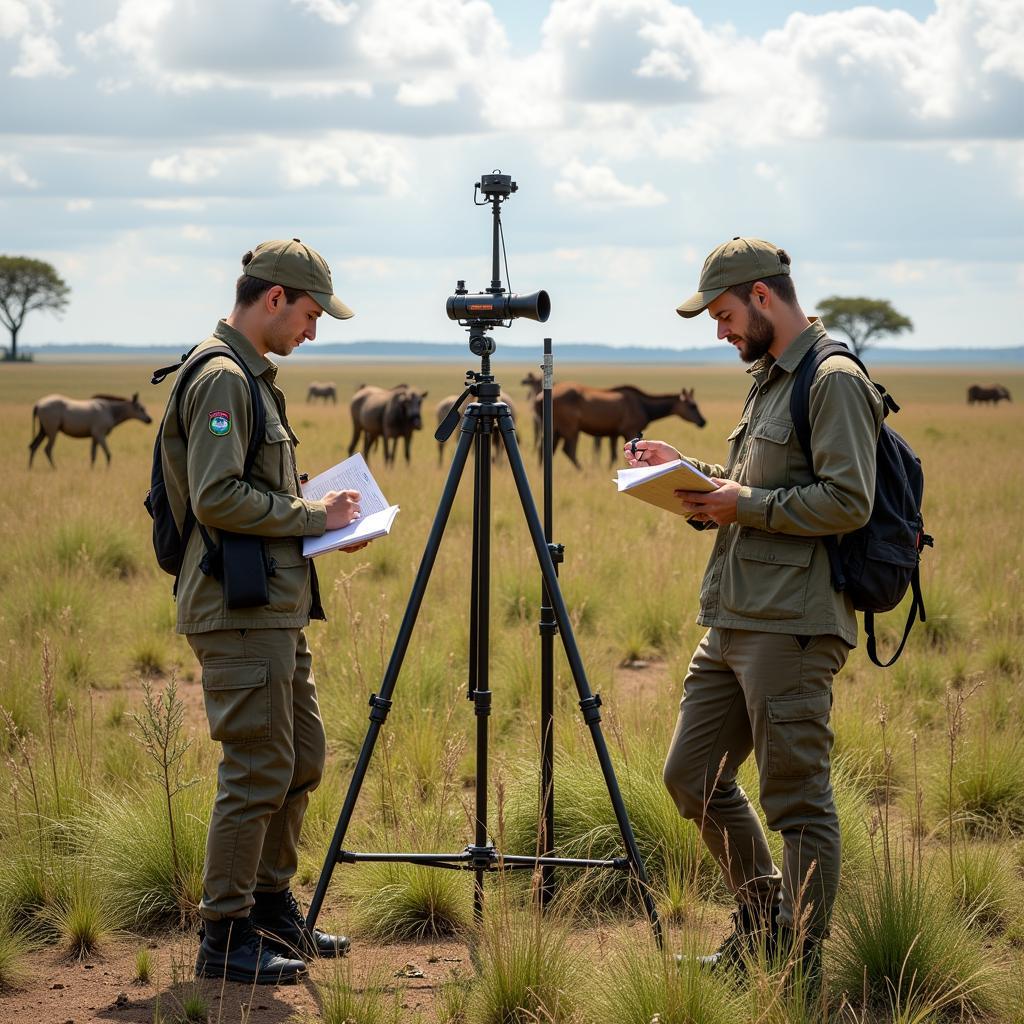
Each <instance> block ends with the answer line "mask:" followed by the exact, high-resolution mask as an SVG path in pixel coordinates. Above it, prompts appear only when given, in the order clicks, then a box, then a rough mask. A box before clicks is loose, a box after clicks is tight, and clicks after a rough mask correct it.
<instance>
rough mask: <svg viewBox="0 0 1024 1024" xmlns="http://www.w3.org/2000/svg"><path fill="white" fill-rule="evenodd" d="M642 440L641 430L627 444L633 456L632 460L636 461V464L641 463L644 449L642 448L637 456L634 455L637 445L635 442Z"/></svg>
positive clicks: (642, 433)
mask: <svg viewBox="0 0 1024 1024" xmlns="http://www.w3.org/2000/svg"><path fill="white" fill-rule="evenodd" d="M643 439H644V432H643V431H642V430H641V431H640V433H639V434H637V435H636V437H634V438H633V439H632V440H631V441H630V442H629V452H630V454H631V455H632V456H633V458H634V459H636V461H637V462H642V461H643V457H644V452H645V451H646V449H643V448H642V449H641V450H640V454H639V455H637V453H636V443H637V441H642V440H643Z"/></svg>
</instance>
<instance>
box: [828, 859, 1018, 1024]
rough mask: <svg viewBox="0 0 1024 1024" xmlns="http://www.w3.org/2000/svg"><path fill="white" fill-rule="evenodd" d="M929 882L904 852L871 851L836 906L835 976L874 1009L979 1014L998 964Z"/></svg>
mask: <svg viewBox="0 0 1024 1024" xmlns="http://www.w3.org/2000/svg"><path fill="white" fill-rule="evenodd" d="M932 881H933V879H932V878H931V877H930V876H929V875H927V874H925V872H924V870H923V869H922V868H921V867H920V866H919V865H917V864H915V861H914V859H913V856H912V855H911V856H910V857H909V859H907V858H904V857H902V856H898V855H896V854H895V852H889V851H886V850H882V851H881V852H880V851H878V850H876V851H875V857H874V859H873V861H872V864H871V867H870V869H869V870H868V871H867V872H866V875H865V877H864V878H862V879H861V880H860V881H859V883H858V884H856V885H854V886H852V887H850V888H849V889H848V890H847V892H846V893H845V895H844V898H843V899H842V900H841V901H840V902H839V904H838V906H837V915H836V919H837V923H838V925H839V932H840V935H839V938H838V941H836V942H834V943H833V947H834V957H835V963H834V970H835V975H836V978H837V980H838V982H839V984H840V986H841V987H842V988H844V989H845V990H846V991H847V992H850V993H863V996H864V998H865V1000H866V1002H867V1004H868V1005H869V1006H871V1007H874V1008H876V1009H890V1008H896V1007H904V1008H906V1007H908V1006H914V1007H921V1006H925V1007H929V1008H930V1009H931V1010H935V1011H937V1010H939V1009H943V1008H948V1009H950V1010H953V1011H956V1012H958V1013H961V1014H963V1015H965V1016H970V1015H972V1014H983V1013H985V1012H986V1011H988V1010H990V1009H992V1007H993V1004H994V1001H995V1000H994V993H993V983H994V981H995V978H996V977H997V974H998V970H999V966H998V964H997V963H996V962H995V960H994V958H993V956H992V955H991V953H986V952H985V951H984V950H983V949H982V947H981V945H980V944H979V942H978V940H977V938H976V936H974V935H973V934H972V933H971V930H970V928H969V927H968V925H967V923H966V922H965V921H964V919H963V916H962V915H960V914H955V913H953V912H952V911H951V909H950V908H949V906H948V903H946V902H945V901H944V900H943V898H942V895H941V893H940V892H939V891H938V890H937V888H936V887H935V886H934V885H932Z"/></svg>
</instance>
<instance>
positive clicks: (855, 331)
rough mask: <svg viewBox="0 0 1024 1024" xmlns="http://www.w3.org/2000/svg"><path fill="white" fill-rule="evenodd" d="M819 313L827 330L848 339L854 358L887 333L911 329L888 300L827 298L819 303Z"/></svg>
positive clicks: (898, 332)
mask: <svg viewBox="0 0 1024 1024" xmlns="http://www.w3.org/2000/svg"><path fill="white" fill-rule="evenodd" d="M818 312H819V313H820V314H821V319H822V320H824V321H825V323H826V324H827V325H828V326H829V327H830V328H834V329H835V330H837V331H842V332H843V334H845V335H846V336H847V337H848V338H849V339H850V344H851V345H852V346H853V353H854V355H856V356H860V355H861V354H862V353H863V352H864V350H865V349H866V348H870V347H871V346H872V345H874V344H875V342H877V341H879V340H880V339H881V338H882V337H884V336H885V335H887V334H902V333H903V332H904V331H912V330H913V329H914V325H913V323H911V321H910V318H909V317H905V316H904V315H903V314H902V313H900V312H898V311H897V310H895V309H893V307H892V304H891V303H890V302H889V300H888V299H865V298H860V297H857V298H845V297H843V296H842V295H830V296H829V297H828V298H827V299H822V300H821V302H819V303H818Z"/></svg>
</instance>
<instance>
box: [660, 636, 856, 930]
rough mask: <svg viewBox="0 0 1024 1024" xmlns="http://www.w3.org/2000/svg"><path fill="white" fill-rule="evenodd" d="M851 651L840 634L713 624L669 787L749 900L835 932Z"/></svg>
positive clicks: (687, 690) (701, 651)
mask: <svg viewBox="0 0 1024 1024" xmlns="http://www.w3.org/2000/svg"><path fill="white" fill-rule="evenodd" d="M848 654H849V647H848V646H847V644H846V643H845V642H844V641H843V640H841V639H840V638H839V637H837V636H812V637H797V636H790V635H788V634H785V633H758V632H751V631H749V630H740V629H718V628H712V629H710V630H708V632H707V633H706V634H705V636H704V638H703V640H701V642H700V644H699V645H698V647H697V650H696V651H695V652H694V655H693V660H692V661H691V662H690V668H689V671H688V672H687V675H686V679H685V681H684V684H683V699H682V701H681V702H680V705H679V719H678V721H677V722H676V730H675V735H674V736H673V737H672V744H671V746H670V747H669V751H668V757H667V759H666V761H665V785H666V786H667V787H668V790H669V792H670V793H671V794H672V798H673V799H674V800H675V803H676V806H677V807H678V808H679V812H680V813H681V814H682V815H683V816H684V817H686V818H689V819H690V820H692V821H694V822H696V824H697V826H698V828H699V829H700V832H701V836H702V838H703V840H704V842H705V844H706V845H707V847H708V849H709V850H710V851H711V854H712V856H713V857H714V858H715V861H716V862H717V863H718V864H719V866H720V867H721V869H722V873H723V875H724V877H725V881H726V883H727V884H728V886H729V888H730V889H731V890H732V892H733V893H734V894H735V896H736V900H737V902H739V903H747V904H749V905H751V906H752V907H753V908H754V909H755V910H763V909H764V908H767V907H769V906H770V905H771V904H773V903H775V902H777V901H779V900H781V908H780V912H779V919H780V920H781V921H782V923H784V924H787V925H790V926H791V927H793V926H795V925H796V924H797V923H799V922H800V921H801V920H802V921H803V924H804V926H805V927H806V929H807V931H808V934H811V935H820V934H823V933H824V932H825V931H826V930H827V926H828V918H829V914H830V913H831V910H832V904H833V903H834V902H835V896H836V890H837V888H838V886H839V852H840V846H839V819H838V817H837V815H836V808H835V804H834V802H833V800H832V783H831V775H830V765H829V757H830V754H831V751H832V730H831V728H830V727H829V714H830V711H831V708H832V679H833V677H834V676H835V674H836V673H837V672H838V671H839V670H840V669H841V668H842V667H843V665H844V664H845V662H846V658H847V655H848ZM751 751H753V752H754V757H755V759H756V761H757V769H758V776H759V780H760V797H761V808H762V810H763V811H764V815H765V819H766V820H767V823H768V827H769V828H770V829H772V830H773V831H776V832H780V833H781V834H782V842H783V856H782V869H781V871H780V870H779V868H778V867H776V865H775V863H774V862H773V860H772V856H771V853H770V852H769V849H768V843H767V841H766V839H765V833H764V830H763V829H762V827H761V822H760V820H759V819H758V816H757V814H756V812H755V811H754V808H753V807H752V806H751V804H750V801H749V800H748V799H747V796H746V794H745V793H744V792H743V790H742V789H741V788H740V787H739V785H737V783H736V772H737V770H738V769H739V767H740V765H741V764H742V763H743V762H744V761H745V760H746V759H747V757H748V756H749V755H750V752H751Z"/></svg>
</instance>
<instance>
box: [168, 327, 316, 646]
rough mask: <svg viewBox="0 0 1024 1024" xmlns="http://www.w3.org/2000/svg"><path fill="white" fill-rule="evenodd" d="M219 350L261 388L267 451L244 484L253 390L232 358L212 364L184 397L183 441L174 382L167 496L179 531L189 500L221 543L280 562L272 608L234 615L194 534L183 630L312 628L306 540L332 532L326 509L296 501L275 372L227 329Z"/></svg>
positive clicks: (183, 588) (182, 596)
mask: <svg viewBox="0 0 1024 1024" xmlns="http://www.w3.org/2000/svg"><path fill="white" fill-rule="evenodd" d="M219 344H227V345H229V346H230V347H231V348H232V349H233V350H234V351H235V352H236V353H237V354H238V355H239V357H240V358H242V359H243V360H244V361H245V364H246V366H247V367H248V368H249V370H250V371H251V372H252V374H253V376H254V377H256V378H257V380H258V382H259V385H260V391H261V392H262V397H263V405H264V408H265V411H266V430H265V436H264V438H263V444H262V445H261V446H260V449H259V451H258V453H257V455H256V461H255V463H254V465H253V468H252V473H251V474H250V481H249V482H246V481H244V480H243V479H242V472H243V468H244V464H245V452H246V448H247V446H248V443H249V433H250V430H251V429H252V422H253V416H252V409H251V407H250V406H251V398H250V394H249V385H248V383H247V382H246V379H245V375H244V374H243V372H242V370H241V368H240V367H239V366H238V365H237V364H236V363H235V362H234V361H233V360H232V359H230V358H228V357H227V356H214V357H212V358H211V359H210V360H209V361H208V362H206V363H204V364H203V366H202V367H201V368H200V369H199V370H198V371H197V372H196V374H195V376H194V377H193V378H192V379H191V380H190V381H189V382H188V386H187V387H186V390H185V393H184V394H183V395H182V396H181V420H182V424H183V426H184V428H185V435H186V436H185V437H182V436H181V434H180V433H179V431H178V422H177V417H176V416H175V415H174V413H173V409H174V403H175V402H177V400H178V395H177V390H178V388H177V382H176V383H175V386H174V388H173V389H172V391H171V395H170V397H169V399H168V406H167V407H168V409H169V410H172V411H171V413H170V415H167V416H165V417H164V422H163V425H162V428H161V429H162V431H163V434H162V446H163V471H164V479H165V482H166V485H167V496H168V498H169V500H170V504H171V510H172V511H173V513H174V519H175V522H176V524H177V526H178V529H179V530H180V529H181V526H182V523H183V521H184V517H185V505H186V502H187V501H188V499H189V497H191V499H192V509H193V511H194V512H195V516H196V519H197V520H198V521H199V522H200V523H202V524H203V525H204V526H205V527H207V529H208V532H209V534H210V536H211V538H212V539H213V541H214V543H217V541H218V531H220V530H228V531H231V532H232V533H246V534H255V535H257V536H260V537H265V538H267V554H268V555H269V557H270V558H271V559H272V560H273V563H274V572H273V575H271V576H270V577H269V579H268V585H269V591H270V603H269V604H268V605H267V606H266V607H264V608H244V609H236V610H229V609H228V607H227V605H226V603H225V601H224V593H223V589H222V587H221V584H220V583H219V582H218V581H217V580H216V579H215V578H214V577H213V576H207V575H204V573H203V572H202V570H201V569H200V562H201V560H202V558H203V555H204V554H205V553H206V547H205V545H204V542H203V539H202V536H201V534H200V531H199V530H193V531H192V535H191V537H189V541H188V547H187V549H186V551H185V557H184V560H183V562H182V568H181V575H180V577H179V579H178V623H177V629H178V632H179V633H205V632H209V631H210V630H214V629H257V628H261V627H264V628H265V627H275V628H282V629H294V628H296V627H301V626H305V625H306V624H307V623H308V622H309V612H310V606H311V602H312V590H311V583H310V569H309V564H308V562H307V560H306V559H305V558H303V556H302V538H303V537H304V536H310V537H319V536H320V535H321V534H322V533H323V532H324V531H325V529H326V528H327V510H326V508H325V506H324V504H323V502H320V501H306V500H305V499H304V498H301V497H300V496H299V493H300V492H299V479H298V474H297V472H296V468H295V445H296V444H298V438H296V436H295V434H294V433H293V432H292V429H291V427H290V426H289V425H288V417H287V415H286V413H285V397H284V393H283V392H282V391H281V390H280V388H278V387H277V385H276V384H275V383H274V379H275V377H276V376H277V367H276V366H275V365H274V364H273V363H272V362H270V360H269V359H266V358H265V357H264V356H262V355H260V354H259V353H258V352H257V351H256V349H255V348H253V346H252V343H251V342H250V341H249V340H248V339H247V338H246V337H245V336H244V335H243V334H240V333H239V332H238V331H236V330H235V329H234V328H233V327H230V326H229V325H228V324H226V323H225V322H224V321H223V320H221V321H220V323H218V325H217V329H216V330H215V331H214V332H213V334H212V335H211V336H210V337H209V338H207V339H206V340H205V341H204V342H202V343H201V345H200V346H199V347H200V348H204V347H209V346H211V345H219Z"/></svg>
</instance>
